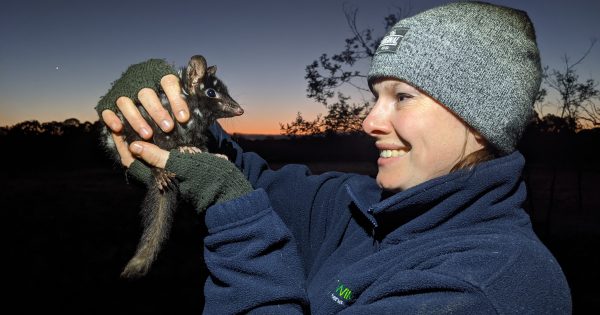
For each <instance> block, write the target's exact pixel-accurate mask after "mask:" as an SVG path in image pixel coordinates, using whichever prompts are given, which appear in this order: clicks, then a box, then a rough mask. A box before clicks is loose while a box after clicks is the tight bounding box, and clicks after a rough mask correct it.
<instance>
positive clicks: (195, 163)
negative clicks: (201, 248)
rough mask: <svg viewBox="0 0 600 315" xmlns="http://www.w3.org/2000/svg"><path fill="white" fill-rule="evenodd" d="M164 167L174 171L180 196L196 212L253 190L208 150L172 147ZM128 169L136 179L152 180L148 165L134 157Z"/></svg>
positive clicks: (244, 179) (228, 163)
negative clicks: (198, 151) (184, 150)
mask: <svg viewBox="0 0 600 315" xmlns="http://www.w3.org/2000/svg"><path fill="white" fill-rule="evenodd" d="M165 170H167V171H169V172H172V173H175V176H176V178H177V180H178V182H179V192H180V194H181V196H182V197H183V198H184V199H186V200H188V201H190V202H191V203H192V204H193V205H194V207H195V209H196V210H197V211H198V212H201V211H204V210H206V208H208V207H209V206H211V205H213V204H217V203H221V202H224V201H228V200H232V199H235V198H237V197H241V196H243V195H245V194H247V193H249V192H250V191H252V189H253V188H252V185H251V184H250V182H249V181H248V180H247V179H246V177H245V176H244V174H242V172H240V170H239V169H238V168H237V167H236V166H235V165H234V164H233V163H231V162H229V161H227V160H226V159H223V158H220V157H217V156H215V155H213V154H210V153H196V154H190V153H181V152H179V151H178V150H171V151H170V155H169V159H168V160H167V164H166V166H165ZM127 172H128V173H129V174H130V175H132V176H133V177H134V178H136V179H137V180H138V181H140V182H142V183H145V184H148V183H151V181H152V180H154V179H153V178H152V172H151V171H150V168H149V167H148V166H146V165H145V164H143V163H142V162H140V161H139V160H136V161H134V162H133V164H131V165H130V167H129V169H128V170H127Z"/></svg>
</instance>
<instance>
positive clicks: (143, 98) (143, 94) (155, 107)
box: [138, 88, 173, 132]
mask: <svg viewBox="0 0 600 315" xmlns="http://www.w3.org/2000/svg"><path fill="white" fill-rule="evenodd" d="M138 99H139V100H140V103H142V106H144V109H146V111H147V112H148V114H149V115H150V117H152V119H153V120H154V122H156V124H157V125H159V126H160V129H162V130H163V131H164V132H169V131H171V130H172V129H173V119H171V116H170V115H169V112H167V110H166V109H165V108H164V106H163V105H162V103H161V102H160V98H158V95H157V94H156V92H155V91H154V90H153V89H151V88H143V89H141V90H140V91H139V92H138Z"/></svg>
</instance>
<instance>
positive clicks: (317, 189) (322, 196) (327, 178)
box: [211, 124, 355, 271]
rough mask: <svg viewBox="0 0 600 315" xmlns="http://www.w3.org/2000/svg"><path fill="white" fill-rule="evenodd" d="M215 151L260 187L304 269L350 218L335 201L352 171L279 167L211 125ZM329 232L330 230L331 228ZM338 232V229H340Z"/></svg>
mask: <svg viewBox="0 0 600 315" xmlns="http://www.w3.org/2000/svg"><path fill="white" fill-rule="evenodd" d="M211 132H212V133H213V135H214V140H216V142H217V144H216V145H217V147H216V148H215V149H216V150H218V151H220V152H222V153H224V154H226V155H227V156H228V157H229V159H230V161H232V162H234V164H235V165H236V166H237V167H238V168H240V170H242V172H243V173H244V175H245V176H246V178H247V179H248V180H249V181H250V183H251V185H252V186H253V187H254V189H258V188H260V189H263V190H264V191H265V192H266V194H267V195H268V197H269V200H270V205H271V207H272V209H273V211H275V213H277V215H278V216H279V217H280V219H281V220H282V221H283V223H284V224H285V225H286V226H287V227H288V228H289V229H290V231H291V232H292V234H293V236H294V238H295V239H296V241H297V243H298V248H299V252H300V255H301V257H302V259H303V264H304V267H305V270H306V271H308V270H309V269H310V268H311V266H312V264H313V259H314V257H316V256H317V253H318V252H319V249H320V247H321V246H324V244H323V243H322V241H323V239H324V238H325V235H326V233H327V231H329V230H330V229H340V228H343V226H345V225H346V223H347V220H349V219H350V212H349V211H345V212H344V213H335V211H337V210H338V209H339V207H335V204H336V203H338V202H339V201H337V200H336V198H338V197H339V196H340V195H342V194H340V192H341V191H342V190H344V191H345V188H344V183H345V182H346V181H347V180H349V179H350V178H351V177H352V176H355V175H352V174H346V173H340V172H328V173H324V174H320V175H313V174H311V172H310V170H309V169H308V168H307V167H306V166H304V165H296V164H290V165H286V166H284V167H282V168H281V169H278V170H272V169H270V168H269V166H268V164H267V162H266V161H265V160H264V159H263V158H261V157H260V156H259V155H258V154H256V153H254V152H244V151H243V150H242V148H240V147H239V145H238V144H237V143H235V141H233V140H232V139H231V138H230V137H229V135H227V134H226V133H225V132H224V131H223V130H222V129H221V127H220V126H219V125H218V124H215V125H213V126H212V127H211ZM330 232H331V231H330ZM340 235H341V232H340Z"/></svg>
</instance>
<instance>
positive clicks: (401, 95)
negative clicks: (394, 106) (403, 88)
mask: <svg viewBox="0 0 600 315" xmlns="http://www.w3.org/2000/svg"><path fill="white" fill-rule="evenodd" d="M409 98H412V95H409V94H406V93H398V94H396V99H397V100H398V102H402V101H405V100H407V99H409Z"/></svg>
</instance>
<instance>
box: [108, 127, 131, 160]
mask: <svg viewBox="0 0 600 315" xmlns="http://www.w3.org/2000/svg"><path fill="white" fill-rule="evenodd" d="M111 136H112V138H113V141H114V142H115V146H116V147H117V152H119V156H120V157H121V164H123V166H125V167H129V165H131V163H133V161H134V159H135V158H134V157H133V155H132V154H131V152H129V147H128V146H127V142H125V140H124V139H123V137H122V136H120V135H118V134H115V133H114V132H111Z"/></svg>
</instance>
